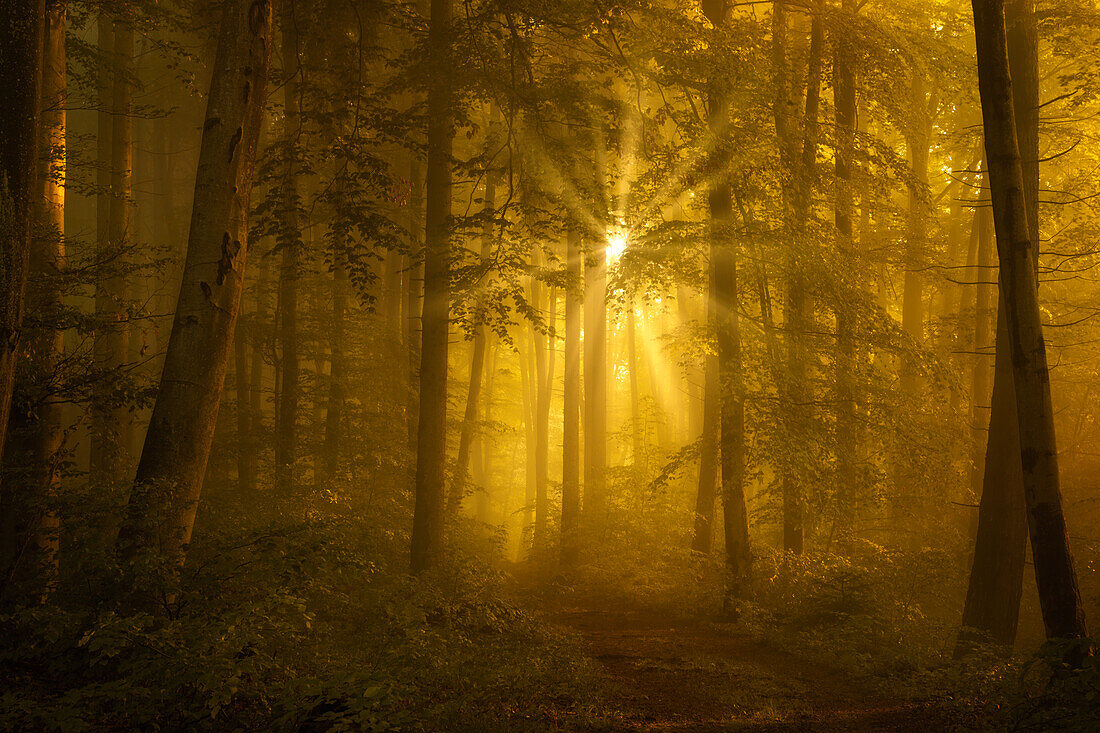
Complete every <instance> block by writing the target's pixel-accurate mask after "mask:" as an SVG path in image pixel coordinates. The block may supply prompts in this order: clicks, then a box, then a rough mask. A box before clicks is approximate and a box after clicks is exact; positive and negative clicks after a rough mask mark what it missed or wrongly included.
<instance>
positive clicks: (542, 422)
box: [534, 289, 558, 557]
mask: <svg viewBox="0 0 1100 733" xmlns="http://www.w3.org/2000/svg"><path fill="white" fill-rule="evenodd" d="M557 307H558V306H557V298H556V296H555V293H554V291H553V289H551V290H550V292H549V299H548V302H547V308H546V312H548V313H549V317H548V325H549V330H550V332H551V333H552V332H553V330H554V327H555V322H556V320H557V319H556V311H557ZM535 348H536V349H538V358H537V360H536V363H537V365H538V369H536V373H537V374H538V384H537V385H536V387H537V390H538V391H537V395H536V399H535V535H534V548H535V553H536V556H539V557H541V556H542V555H543V554H544V553H545V552H546V548H547V546H548V544H549V538H548V537H547V526H548V521H549V511H550V498H549V491H550V472H549V464H550V398H551V396H552V395H553V385H554V349H553V341H552V339H551V336H550V333H545V334H538V337H537V338H536V339H535Z"/></svg>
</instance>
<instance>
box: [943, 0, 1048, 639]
mask: <svg viewBox="0 0 1100 733" xmlns="http://www.w3.org/2000/svg"><path fill="white" fill-rule="evenodd" d="M1003 12H1004V13H1005V22H1006V26H1007V27H1006V31H1007V32H1006V39H1005V40H1006V43H1007V53H1008V64H1009V70H1010V72H1011V78H1012V106H1013V113H1014V115H1015V118H1016V119H1015V122H1016V125H1015V127H1016V133H1015V134H1016V142H1017V146H1018V150H1019V153H1020V157H1021V161H1020V164H1021V165H1020V168H1021V172H1022V175H1023V199H1024V206H1025V209H1026V212H1027V229H1028V235H1029V238H1030V240H1031V242H1033V243H1034V245H1033V247H1032V252H1033V254H1032V256H1033V259H1034V262H1035V265H1036V267H1037V266H1038V257H1039V205H1038V201H1039V68H1038V67H1039V44H1038V30H1037V26H1036V19H1035V7H1034V2H1033V0H1010V1H1009V2H1007V3H1006V4H1005V5H1004V10H1003ZM975 17H977V15H975ZM991 223H992V222H990V221H989V220H988V219H987V220H986V226H987V227H989V226H990V224H991ZM986 246H987V248H991V247H990V245H988V244H987V245H986ZM991 276H992V270H991V269H990V270H984V271H983V274H982V276H981V277H980V278H979V279H980V280H985V279H988V278H989V277H991ZM979 317H981V316H979ZM1007 325H1008V324H1007V322H1006V320H1005V313H1004V301H1003V298H1002V299H1001V301H1000V302H999V305H998V309H997V336H996V342H995V343H996V353H995V357H994V368H993V398H992V404H991V409H990V414H989V436H988V438H987V444H986V455H985V470H984V476H983V480H982V483H981V487H980V488H981V501H980V503H979V507H978V530H977V533H976V534H975V539H974V564H973V566H972V567H971V571H970V585H969V588H968V590H967V595H966V605H965V607H964V609H963V630H962V631H961V632H960V634H959V644H958V646H957V647H956V653H957V654H961V653H963V652H965V651H966V649H967V648H968V647H969V646H970V645H971V643H972V641H973V640H974V637H975V636H977V637H979V638H980V637H988V638H989V639H990V640H992V641H993V642H994V643H995V644H998V645H999V646H1001V647H1004V648H1006V649H1009V650H1010V649H1011V648H1012V644H1013V642H1014V641H1015V639H1016V628H1017V625H1018V622H1019V617H1020V597H1021V595H1022V593H1023V574H1024V563H1025V559H1026V557H1027V526H1028V521H1027V511H1028V510H1027V508H1026V506H1025V495H1024V484H1023V482H1024V475H1023V465H1022V462H1021V457H1020V456H1021V453H1020V430H1019V424H1018V422H1017V419H1016V402H1017V398H1016V389H1015V384H1014V382H1013V367H1012V358H1011V356H1010V354H1009V352H1008V344H1009V337H1008V334H1007V332H1006V330H1005V329H1006V328H1007ZM981 394H983V395H984V392H982V393H981ZM1036 572H1038V567H1036ZM971 630H973V631H971ZM974 632H976V634H975V633H974Z"/></svg>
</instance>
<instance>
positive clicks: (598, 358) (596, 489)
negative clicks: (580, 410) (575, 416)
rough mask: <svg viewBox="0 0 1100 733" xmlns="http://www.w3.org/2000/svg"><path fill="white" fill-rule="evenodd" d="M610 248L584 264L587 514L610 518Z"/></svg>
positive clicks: (592, 252)
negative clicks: (608, 388) (608, 315)
mask: <svg viewBox="0 0 1100 733" xmlns="http://www.w3.org/2000/svg"><path fill="white" fill-rule="evenodd" d="M606 474H607V244H606V242H604V241H603V240H602V239H600V240H598V241H597V242H595V243H593V244H592V245H591V247H590V248H589V251H588V252H587V253H586V255H585V261H584V513H585V516H586V517H587V519H588V520H589V521H590V522H599V521H602V520H603V519H604V516H605V515H606V514H607V476H606Z"/></svg>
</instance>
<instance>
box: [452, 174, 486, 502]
mask: <svg viewBox="0 0 1100 733" xmlns="http://www.w3.org/2000/svg"><path fill="white" fill-rule="evenodd" d="M495 212H496V174H495V173H494V172H492V171H490V172H489V173H488V174H487V175H486V177H485V206H484V209H483V216H485V217H486V220H485V224H484V226H483V227H482V230H481V266H482V268H483V269H485V270H487V269H488V268H489V257H490V255H491V253H492V244H493V220H492V217H493V216H494V215H495ZM486 330H487V329H486V327H485V325H484V324H479V325H478V326H477V331H476V332H475V334H474V349H473V355H472V356H471V359H470V384H469V388H468V389H467V391H466V412H465V414H464V415H463V417H462V427H461V431H460V433H459V438H458V463H457V465H456V466H455V475H454V484H453V486H452V490H451V500H450V501H451V508H452V510H453V511H457V510H458V508H459V507H460V506H461V504H462V500H463V498H464V495H465V493H466V472H467V471H468V469H469V466H470V449H471V446H472V445H473V442H474V437H475V430H476V427H477V412H478V400H479V399H480V396H481V381H482V374H483V373H484V371H485V349H486V341H487V336H488V335H487V333H486Z"/></svg>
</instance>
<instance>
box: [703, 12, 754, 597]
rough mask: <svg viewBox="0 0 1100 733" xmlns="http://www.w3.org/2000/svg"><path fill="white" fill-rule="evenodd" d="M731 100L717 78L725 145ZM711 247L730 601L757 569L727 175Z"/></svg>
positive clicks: (713, 216) (712, 126)
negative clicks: (750, 518)
mask: <svg viewBox="0 0 1100 733" xmlns="http://www.w3.org/2000/svg"><path fill="white" fill-rule="evenodd" d="M703 12H704V13H705V14H706V16H707V18H708V20H710V22H711V25H713V26H714V28H715V30H716V31H724V30H725V29H726V25H727V23H728V20H729V12H730V8H729V3H728V0H708V1H707V2H705V3H704V4H703ZM728 107H729V99H728V90H727V89H726V88H725V85H724V84H720V83H717V82H711V84H710V90H709V99H708V100H707V127H708V128H709V130H710V134H711V135H712V136H713V137H714V138H716V140H717V141H718V142H717V143H716V144H717V146H718V148H719V149H721V148H723V147H724V143H725V142H726V141H727V140H728V136H729V134H730V131H729V108H728ZM708 203H709V208H710V250H711V258H712V260H711V261H712V265H711V266H712V268H713V272H714V274H713V287H714V296H713V297H714V315H715V327H716V331H717V335H718V380H719V381H718V388H719V399H718V405H719V410H718V412H719V419H718V423H719V425H718V427H719V435H720V438H719V446H720V447H719V450H718V454H719V457H720V460H719V464H720V466H721V472H722V521H723V525H724V528H725V541H726V572H727V576H728V577H727V583H728V586H727V599H740V598H742V597H743V596H744V594H745V592H746V591H747V588H746V586H747V584H748V582H749V574H750V572H751V570H752V554H751V552H750V549H749V523H748V510H747V508H746V504H745V397H744V385H743V377H742V367H741V326H740V319H739V313H738V309H739V303H738V292H737V253H736V245H735V244H734V242H733V241H732V239H731V238H732V236H733V234H732V224H733V193H732V190H731V186H730V182H729V179H728V177H727V176H720V177H719V178H718V179H717V180H716V181H715V182H714V183H712V184H711V189H710V196H709V202H708Z"/></svg>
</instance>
